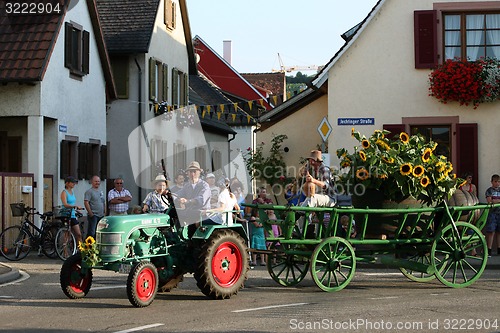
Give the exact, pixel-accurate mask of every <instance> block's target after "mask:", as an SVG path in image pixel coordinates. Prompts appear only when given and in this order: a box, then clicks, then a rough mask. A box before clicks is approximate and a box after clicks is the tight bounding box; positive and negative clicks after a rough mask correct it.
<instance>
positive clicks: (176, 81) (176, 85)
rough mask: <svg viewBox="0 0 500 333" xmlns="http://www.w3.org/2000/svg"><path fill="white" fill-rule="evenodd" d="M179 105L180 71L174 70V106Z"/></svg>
mask: <svg viewBox="0 0 500 333" xmlns="http://www.w3.org/2000/svg"><path fill="white" fill-rule="evenodd" d="M179 104H180V101H179V71H178V70H177V68H172V105H175V106H176V107H178V106H179Z"/></svg>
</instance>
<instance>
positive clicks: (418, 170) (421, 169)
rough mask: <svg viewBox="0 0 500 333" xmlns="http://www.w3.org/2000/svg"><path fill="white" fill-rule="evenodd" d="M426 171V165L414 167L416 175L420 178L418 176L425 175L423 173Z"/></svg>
mask: <svg viewBox="0 0 500 333" xmlns="http://www.w3.org/2000/svg"><path fill="white" fill-rule="evenodd" d="M424 171H425V169H424V167H423V166H421V165H416V166H415V167H414V168H413V175H414V176H415V177H417V178H418V177H422V176H423V174H424Z"/></svg>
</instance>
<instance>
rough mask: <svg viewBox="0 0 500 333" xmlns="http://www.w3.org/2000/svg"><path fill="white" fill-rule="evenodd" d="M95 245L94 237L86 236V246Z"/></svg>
mask: <svg viewBox="0 0 500 333" xmlns="http://www.w3.org/2000/svg"><path fill="white" fill-rule="evenodd" d="M94 243H95V239H94V237H92V236H88V237H87V238H86V239H85V244H88V245H92V244H94Z"/></svg>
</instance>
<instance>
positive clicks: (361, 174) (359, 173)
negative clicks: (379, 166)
mask: <svg viewBox="0 0 500 333" xmlns="http://www.w3.org/2000/svg"><path fill="white" fill-rule="evenodd" d="M356 178H358V179H359V180H361V181H363V180H366V179H368V178H370V173H369V172H368V171H367V170H366V169H365V168H360V169H358V170H356Z"/></svg>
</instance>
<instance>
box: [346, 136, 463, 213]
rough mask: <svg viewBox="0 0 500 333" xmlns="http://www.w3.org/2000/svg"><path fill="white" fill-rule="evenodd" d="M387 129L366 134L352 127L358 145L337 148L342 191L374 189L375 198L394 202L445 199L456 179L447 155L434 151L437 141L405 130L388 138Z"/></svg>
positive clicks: (429, 203)
mask: <svg viewBox="0 0 500 333" xmlns="http://www.w3.org/2000/svg"><path fill="white" fill-rule="evenodd" d="M389 133H390V132H389V131H386V130H376V131H375V132H374V133H373V134H372V135H371V136H369V137H366V136H364V135H361V134H360V133H359V132H357V131H355V130H354V128H353V129H352V131H351V134H352V137H353V138H354V139H356V140H357V141H358V145H356V146H355V147H354V150H353V151H351V152H349V151H348V150H347V149H346V148H340V149H338V150H337V156H338V157H339V158H340V168H341V171H342V172H341V173H340V174H339V177H340V184H341V185H342V186H343V188H344V191H345V192H347V193H348V194H352V195H353V198H354V197H363V195H365V194H366V193H367V192H372V191H376V192H377V193H378V194H377V195H375V197H376V198H381V199H382V198H383V199H384V200H388V201H391V202H395V203H400V202H402V201H404V200H407V199H414V200H417V201H418V202H419V203H420V204H422V205H427V206H436V205H438V204H440V203H441V202H442V201H443V200H445V199H448V197H449V196H451V195H452V194H453V192H454V191H455V189H456V188H457V187H458V184H457V182H459V180H458V179H457V178H456V175H455V174H454V173H453V172H452V171H453V167H452V165H451V163H450V162H449V161H448V160H447V158H446V157H445V156H437V155H435V154H434V152H435V150H436V147H437V143H435V142H432V141H430V142H426V140H425V138H424V137H423V136H421V135H419V134H416V135H411V136H410V135H408V134H407V133H405V132H401V133H400V134H399V135H397V136H395V138H394V139H389V138H388V137H387V136H388V135H389Z"/></svg>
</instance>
